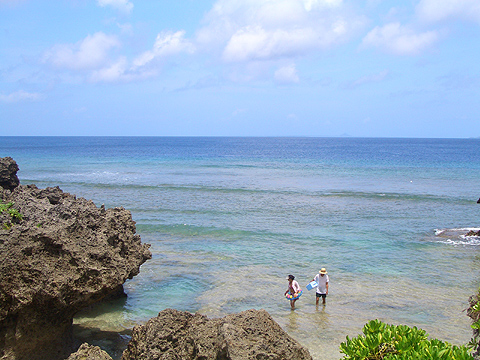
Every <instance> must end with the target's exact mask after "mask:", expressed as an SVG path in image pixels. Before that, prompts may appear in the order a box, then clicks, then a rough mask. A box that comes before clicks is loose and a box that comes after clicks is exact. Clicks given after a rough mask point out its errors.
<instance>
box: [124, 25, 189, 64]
mask: <svg viewBox="0 0 480 360" xmlns="http://www.w3.org/2000/svg"><path fill="white" fill-rule="evenodd" d="M193 51H194V47H193V44H192V43H191V42H190V41H189V40H187V39H185V31H177V32H170V31H165V32H162V33H160V34H158V35H157V39H156V40H155V44H154V45H153V49H152V50H149V51H145V52H144V53H143V54H141V55H139V56H138V57H137V58H136V59H135V60H134V61H133V67H134V68H138V67H142V66H145V65H147V64H148V63H150V62H152V61H153V60H154V59H156V58H164V57H167V56H172V55H177V54H180V53H183V52H186V53H192V52H193Z"/></svg>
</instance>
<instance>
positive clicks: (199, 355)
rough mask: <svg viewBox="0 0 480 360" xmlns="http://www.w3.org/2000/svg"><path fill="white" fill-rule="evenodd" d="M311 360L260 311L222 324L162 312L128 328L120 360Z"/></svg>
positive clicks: (234, 317)
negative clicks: (128, 337)
mask: <svg viewBox="0 0 480 360" xmlns="http://www.w3.org/2000/svg"><path fill="white" fill-rule="evenodd" d="M135 359H142V360H154V359H155V360H156V359H162V360H200V359H216V360H250V359H251V360H253V359H255V360H257V359H265V360H266V359H269V360H282V359H289V360H304V359H309V360H311V359H312V357H311V356H310V353H309V352H308V350H307V349H305V348H304V347H303V346H302V345H300V344H299V343H298V342H296V341H295V340H294V339H292V338H291V337H290V336H289V335H288V334H287V333H286V332H284V331H283V330H282V328H281V327H280V325H278V324H277V323H276V322H275V321H274V320H273V319H272V317H271V316H270V315H269V314H268V313H267V312H266V311H265V310H260V311H257V310H247V311H243V312H241V313H239V314H233V315H228V316H225V317H224V318H221V319H208V318H207V317H206V316H203V315H199V314H195V315H193V314H191V313H188V312H180V311H177V310H172V309H166V310H163V311H161V312H160V313H159V314H158V316H157V317H156V318H153V319H150V320H149V321H148V322H147V323H146V324H145V325H142V326H136V327H135V328H134V329H133V333H132V340H131V341H130V343H129V344H128V347H127V349H126V350H125V351H124V352H123V356H122V360H135Z"/></svg>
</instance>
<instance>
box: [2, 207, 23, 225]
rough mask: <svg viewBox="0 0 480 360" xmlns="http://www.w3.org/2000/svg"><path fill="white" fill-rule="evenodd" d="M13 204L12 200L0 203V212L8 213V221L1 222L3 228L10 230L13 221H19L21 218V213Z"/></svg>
mask: <svg viewBox="0 0 480 360" xmlns="http://www.w3.org/2000/svg"><path fill="white" fill-rule="evenodd" d="M13 205H14V204H13V202H9V203H6V204H4V203H0V214H1V213H3V212H5V211H6V212H7V213H8V214H9V215H10V219H9V221H8V222H6V223H4V224H3V228H4V229H5V230H10V229H11V228H12V225H13V223H15V222H20V221H21V220H22V219H23V215H22V214H21V213H20V212H19V211H18V210H17V209H14V208H13Z"/></svg>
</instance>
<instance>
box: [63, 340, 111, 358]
mask: <svg viewBox="0 0 480 360" xmlns="http://www.w3.org/2000/svg"><path fill="white" fill-rule="evenodd" d="M67 360H112V358H111V357H110V355H108V354H107V353H106V352H105V351H103V350H102V349H100V348H99V347H98V346H93V345H89V344H87V343H85V344H82V346H80V348H79V349H78V350H77V351H76V352H74V353H73V354H71V355H70V356H69V357H68V359H67Z"/></svg>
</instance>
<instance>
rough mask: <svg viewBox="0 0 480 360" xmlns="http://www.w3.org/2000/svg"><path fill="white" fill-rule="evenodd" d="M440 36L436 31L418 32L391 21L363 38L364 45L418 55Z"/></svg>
mask: <svg viewBox="0 0 480 360" xmlns="http://www.w3.org/2000/svg"><path fill="white" fill-rule="evenodd" d="M438 38H439V34H438V33H437V32H436V31H425V32H420V33H416V32H415V31H414V30H413V29H412V28H411V27H409V26H402V25H401V24H400V23H390V24H387V25H385V26H382V27H380V26H377V27H375V28H374V29H373V30H371V31H370V32H369V33H368V34H367V35H366V36H365V37H364V39H363V41H362V46H363V47H378V48H382V49H384V50H386V51H387V52H390V53H393V54H396V55H416V54H418V53H420V52H421V51H423V50H425V49H426V48H428V47H430V46H431V45H432V44H433V43H435V42H436V41H437V40H438Z"/></svg>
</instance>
